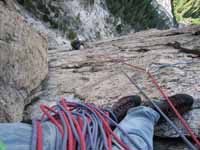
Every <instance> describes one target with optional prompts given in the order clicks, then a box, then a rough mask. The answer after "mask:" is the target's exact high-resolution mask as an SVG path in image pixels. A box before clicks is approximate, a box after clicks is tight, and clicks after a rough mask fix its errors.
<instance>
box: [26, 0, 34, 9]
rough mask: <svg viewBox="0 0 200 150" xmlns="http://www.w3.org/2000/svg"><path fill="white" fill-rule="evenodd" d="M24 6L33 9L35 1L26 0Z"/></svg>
mask: <svg viewBox="0 0 200 150" xmlns="http://www.w3.org/2000/svg"><path fill="white" fill-rule="evenodd" d="M24 6H25V7H26V8H27V9H31V8H32V7H33V2H32V0H24Z"/></svg>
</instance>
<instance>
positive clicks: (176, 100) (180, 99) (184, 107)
mask: <svg viewBox="0 0 200 150" xmlns="http://www.w3.org/2000/svg"><path fill="white" fill-rule="evenodd" d="M169 99H170V100H171V101H172V103H173V104H174V106H175V108H176V109H177V110H178V112H179V113H180V114H182V113H184V112H187V111H188V110H190V109H191V107H192V104H193V101H194V100H193V97H192V96H190V95H187V94H176V95H173V96H170V97H169ZM154 102H155V103H156V104H157V105H158V106H159V108H160V109H161V110H162V111H163V112H164V113H165V114H166V115H167V116H175V113H174V112H173V110H172V109H171V107H170V106H169V104H168V103H167V101H166V100H161V101H157V100H154ZM150 107H151V108H153V109H155V108H154V106H153V105H152V104H150ZM155 110H156V109H155ZM156 111H157V110H156Z"/></svg>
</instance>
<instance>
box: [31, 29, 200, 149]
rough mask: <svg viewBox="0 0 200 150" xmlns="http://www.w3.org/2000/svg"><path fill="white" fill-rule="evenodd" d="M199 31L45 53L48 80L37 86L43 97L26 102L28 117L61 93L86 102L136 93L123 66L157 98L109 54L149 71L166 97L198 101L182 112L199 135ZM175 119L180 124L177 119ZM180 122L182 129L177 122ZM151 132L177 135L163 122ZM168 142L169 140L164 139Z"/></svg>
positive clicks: (141, 35) (152, 93)
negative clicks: (178, 95)
mask: <svg viewBox="0 0 200 150" xmlns="http://www.w3.org/2000/svg"><path fill="white" fill-rule="evenodd" d="M199 32H200V26H197V27H188V28H183V29H178V30H166V31H159V30H148V31H143V32H138V33H135V34H129V35H127V36H122V37H119V38H113V39H110V40H104V41H99V42H95V43H89V44H88V45H90V46H89V47H88V48H87V49H83V50H80V51H66V50H59V49H55V50H51V51H49V53H48V56H49V74H48V80H47V81H46V82H44V84H43V85H42V87H41V90H39V93H40V95H39V97H38V99H39V100H41V101H39V102H38V103H36V104H35V105H33V106H30V107H29V108H28V112H31V117H35V116H37V115H38V113H39V111H38V105H39V104H40V103H53V102H54V101H55V100H56V99H58V98H59V97H66V96H69V95H75V96H77V97H79V98H81V99H83V100H85V101H86V102H93V103H95V104H98V105H102V104H103V105H111V104H112V103H113V102H114V101H116V100H117V99H119V98H120V97H123V96H126V95H130V94H139V95H140V93H139V92H138V91H137V89H136V88H135V87H134V86H133V85H132V84H130V82H129V80H128V79H127V78H126V77H125V76H124V75H123V73H122V72H121V69H123V70H124V71H126V72H127V73H128V74H129V75H130V76H132V77H133V78H134V79H135V80H137V83H138V85H139V86H140V87H141V88H142V89H143V90H144V91H145V92H146V93H147V95H148V96H149V97H150V98H157V99H158V98H160V97H161V95H160V94H159V92H158V90H157V89H156V88H155V86H154V85H153V84H152V82H151V80H150V79H149V78H148V77H147V76H146V75H145V74H144V73H141V72H138V71H137V70H136V69H132V68H130V67H127V66H125V65H122V64H120V63H115V62H114V61H113V60H110V59H109V58H107V57H108V56H109V57H112V58H121V59H122V60H124V61H125V62H127V63H131V64H134V65H137V66H140V67H143V68H148V69H150V70H151V72H152V73H153V74H154V75H155V77H156V79H157V80H158V82H159V83H160V85H161V87H162V88H163V89H164V90H165V91H166V92H167V93H168V94H169V95H172V94H175V93H187V94H190V95H192V96H193V97H194V98H195V99H196V100H195V103H194V106H193V109H192V110H191V111H190V112H189V113H186V114H185V115H184V118H185V119H186V120H187V121H188V123H189V125H190V126H191V127H192V129H194V132H195V133H196V135H198V136H200V134H199V131H200V128H199V127H200V124H199V123H200V120H199V119H200V117H199V114H200V109H199V97H200V87H199V85H200V76H199V74H200V70H199V68H200V60H199V56H200V55H199V52H200V51H199V46H200V45H199V44H200V37H199V36H200V35H199ZM194 52H195V53H194ZM45 100H46V101H45ZM143 100H145V99H143ZM29 117H30V116H29ZM174 120H175V122H178V120H177V119H176V118H174ZM178 126H179V127H180V128H181V129H182V127H181V125H180V123H178ZM185 133H186V132H185ZM155 135H156V136H159V137H160V136H161V137H164V138H166V137H168V138H169V137H177V135H176V134H175V133H174V131H173V130H172V129H171V128H170V127H169V126H168V125H166V124H165V123H163V124H161V125H160V126H158V127H157V129H156V132H155ZM166 141H170V139H168V140H164V141H162V142H166ZM178 141H179V140H178ZM157 142H158V143H159V139H158V140H156V145H157V149H160V146H159V145H158V143H157ZM165 144H166V145H167V143H165ZM165 144H164V145H165ZM162 145H163V144H162ZM162 145H161V146H162ZM177 145H181V144H180V143H179V144H178V143H177ZM181 146H182V147H183V145H181ZM182 147H180V148H179V149H182ZM171 149H172V148H171ZM177 149H178V148H177Z"/></svg>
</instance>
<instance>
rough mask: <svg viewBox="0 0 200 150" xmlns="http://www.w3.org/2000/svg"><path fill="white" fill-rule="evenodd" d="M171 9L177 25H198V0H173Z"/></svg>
mask: <svg viewBox="0 0 200 150" xmlns="http://www.w3.org/2000/svg"><path fill="white" fill-rule="evenodd" d="M173 8H174V14H175V17H176V20H177V21H178V22H179V23H185V24H197V25H200V0H173Z"/></svg>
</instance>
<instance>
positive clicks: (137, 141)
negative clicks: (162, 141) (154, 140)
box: [121, 133, 152, 150]
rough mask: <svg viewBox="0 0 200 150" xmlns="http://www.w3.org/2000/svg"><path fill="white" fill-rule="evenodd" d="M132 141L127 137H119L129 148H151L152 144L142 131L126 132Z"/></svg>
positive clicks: (146, 149)
mask: <svg viewBox="0 0 200 150" xmlns="http://www.w3.org/2000/svg"><path fill="white" fill-rule="evenodd" d="M128 134H129V136H130V138H131V139H132V141H130V140H129V139H128V138H124V137H121V139H122V140H123V142H124V143H125V144H126V145H127V146H129V147H130V148H134V149H138V148H139V150H140V149H141V150H152V145H151V142H150V140H151V139H149V140H147V139H146V138H145V137H144V136H143V135H142V134H143V133H128Z"/></svg>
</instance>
